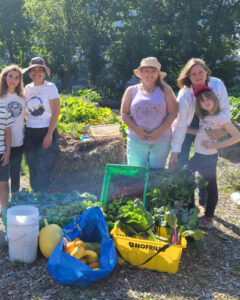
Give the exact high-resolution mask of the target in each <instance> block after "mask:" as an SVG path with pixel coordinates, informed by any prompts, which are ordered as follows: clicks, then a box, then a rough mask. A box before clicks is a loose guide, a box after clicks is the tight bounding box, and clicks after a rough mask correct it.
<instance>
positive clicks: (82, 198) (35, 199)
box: [8, 189, 101, 227]
mask: <svg viewBox="0 0 240 300" xmlns="http://www.w3.org/2000/svg"><path fill="white" fill-rule="evenodd" d="M14 205H34V206H35V207H37V208H38V210H39V215H40V217H41V222H40V227H42V226H43V219H44V218H45V219H47V220H48V222H49V223H55V224H58V225H59V226H61V227H64V226H65V225H67V224H68V223H69V222H71V221H72V220H73V218H74V217H75V216H78V215H80V214H82V213H83V212H84V211H85V210H86V209H88V208H89V207H93V206H101V203H100V202H97V198H96V196H94V195H92V194H90V193H83V194H81V193H79V192H78V191H73V192H72V193H66V194H59V193H40V194H34V193H33V192H31V191H29V190H25V189H23V190H22V191H19V192H17V193H15V195H14V196H13V197H12V199H11V201H10V202H9V203H8V208H9V207H12V206H14Z"/></svg>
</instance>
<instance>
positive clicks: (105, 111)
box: [58, 97, 120, 137]
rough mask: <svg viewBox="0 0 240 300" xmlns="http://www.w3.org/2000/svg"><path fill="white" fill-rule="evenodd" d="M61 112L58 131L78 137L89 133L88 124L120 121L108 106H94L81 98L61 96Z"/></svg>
mask: <svg viewBox="0 0 240 300" xmlns="http://www.w3.org/2000/svg"><path fill="white" fill-rule="evenodd" d="M60 100H61V114H60V116H59V123H58V129H59V131H60V132H63V133H68V134H70V135H72V136H76V137H80V136H82V135H87V134H89V126H91V125H103V124H114V123H120V120H119V119H118V117H117V116H116V114H114V113H113V112H112V111H111V109H110V108H108V107H96V106H95V105H94V104H93V103H89V102H85V101H84V99H83V98H76V97H68V98H67V99H65V100H63V98H62V97H61V99H60Z"/></svg>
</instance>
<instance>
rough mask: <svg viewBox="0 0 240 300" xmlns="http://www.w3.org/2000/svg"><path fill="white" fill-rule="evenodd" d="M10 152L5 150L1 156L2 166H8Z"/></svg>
mask: <svg viewBox="0 0 240 300" xmlns="http://www.w3.org/2000/svg"><path fill="white" fill-rule="evenodd" d="M9 157H10V153H7V152H5V153H4V154H3V156H2V158H1V161H2V166H3V167H4V166H6V165H7V164H8V163H9Z"/></svg>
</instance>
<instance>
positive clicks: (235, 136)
mask: <svg viewBox="0 0 240 300" xmlns="http://www.w3.org/2000/svg"><path fill="white" fill-rule="evenodd" d="M223 127H224V129H225V130H226V132H227V133H229V134H230V135H231V137H230V138H228V139H226V140H224V141H221V142H216V141H211V142H204V141H203V142H202V145H203V146H205V147H206V148H209V149H220V148H225V147H228V146H231V145H233V144H236V143H238V142H240V132H239V130H238V129H237V128H236V127H235V126H234V125H233V124H232V123H231V122H227V123H225V124H224V125H223Z"/></svg>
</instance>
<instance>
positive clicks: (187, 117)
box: [172, 77, 230, 153]
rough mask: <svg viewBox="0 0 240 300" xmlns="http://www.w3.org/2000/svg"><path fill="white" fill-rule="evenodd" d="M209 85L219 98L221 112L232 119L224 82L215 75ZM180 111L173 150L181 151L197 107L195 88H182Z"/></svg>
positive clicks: (173, 140) (179, 96)
mask: <svg viewBox="0 0 240 300" xmlns="http://www.w3.org/2000/svg"><path fill="white" fill-rule="evenodd" d="M208 86H209V87H210V88H211V89H212V90H213V91H214V92H215V94H216V95H217V97H218V99H219V105H220V113H223V114H224V115H225V116H226V117H227V118H228V119H229V120H230V105H229V100H228V94H227V90H226V87H225V85H224V83H223V82H222V81H221V80H220V79H218V78H214V77H210V81H209V83H208ZM177 100H178V105H179V113H178V118H177V121H176V123H175V125H174V126H175V129H174V132H173V137H172V152H178V153H179V152H181V148H182V144H183V141H184V139H185V135H186V131H187V127H188V126H189V125H190V124H191V122H192V119H193V116H194V113H195V108H196V98H195V96H194V94H193V88H192V87H190V88H187V87H184V88H182V89H180V91H179V93H178V96H177Z"/></svg>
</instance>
